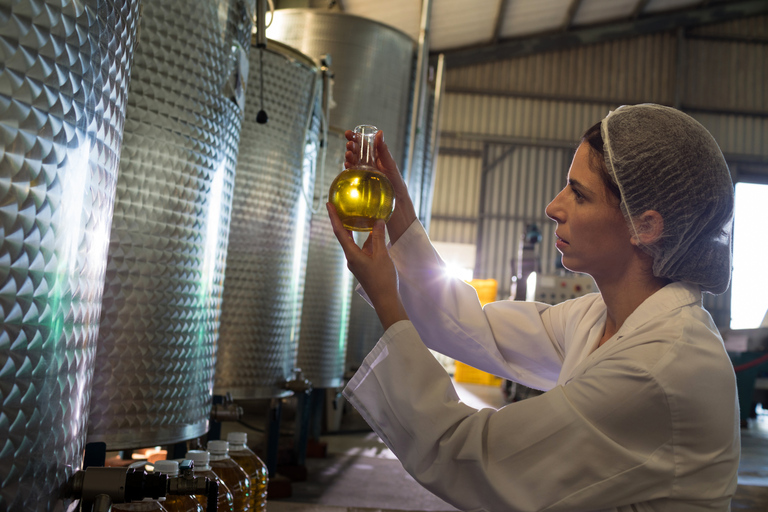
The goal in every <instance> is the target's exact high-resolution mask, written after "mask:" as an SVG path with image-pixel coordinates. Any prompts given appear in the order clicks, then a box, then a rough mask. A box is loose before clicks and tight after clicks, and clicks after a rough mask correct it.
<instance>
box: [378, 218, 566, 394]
mask: <svg viewBox="0 0 768 512" xmlns="http://www.w3.org/2000/svg"><path fill="white" fill-rule="evenodd" d="M390 255H391V257H392V260H393V261H394V262H395V265H396V267H397V271H398V279H399V289H400V295H401V297H402V300H403V304H404V306H405V308H406V311H407V312H408V316H409V318H410V319H411V321H412V322H413V324H414V326H415V327H416V330H417V331H418V332H419V334H420V336H421V338H422V340H423V342H424V344H425V345H427V347H429V348H430V349H432V350H435V351H438V352H440V353H442V354H445V355H447V356H449V357H452V358H454V359H457V360H459V361H462V362H464V363H466V364H469V365H471V366H473V367H475V368H478V369H480V370H483V371H486V372H489V373H492V374H494V375H497V376H499V377H504V378H509V379H511V380H514V381H516V382H520V383H522V384H525V385H527V386H531V387H534V388H538V389H550V388H551V387H553V386H554V385H555V383H556V382H557V377H558V375H559V373H560V369H561V367H562V362H563V357H564V356H563V353H564V334H563V332H564V328H563V322H564V321H565V320H564V319H566V318H573V315H569V314H568V313H567V312H566V311H565V309H567V307H568V306H563V307H555V308H553V307H552V306H549V305H547V304H542V303H535V302H518V301H509V300H507V301H499V302H496V303H490V304H487V305H486V306H485V308H483V307H481V306H480V301H479V300H478V297H477V292H476V291H475V289H474V288H472V286H470V285H469V284H467V283H465V282H464V281H461V280H459V279H456V278H451V277H448V276H446V275H445V272H444V264H443V262H442V260H441V259H440V256H439V255H438V254H437V252H436V251H435V249H434V247H433V246H432V244H431V243H430V241H429V238H428V236H427V234H426V232H425V231H424V228H423V227H422V225H421V224H420V223H419V222H418V221H414V223H413V224H412V225H411V226H410V227H409V229H408V230H407V231H406V232H405V233H404V234H403V235H402V236H401V237H400V239H398V241H397V242H396V243H395V244H393V245H392V247H391V248H390Z"/></svg>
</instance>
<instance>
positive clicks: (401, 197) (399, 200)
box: [344, 130, 416, 244]
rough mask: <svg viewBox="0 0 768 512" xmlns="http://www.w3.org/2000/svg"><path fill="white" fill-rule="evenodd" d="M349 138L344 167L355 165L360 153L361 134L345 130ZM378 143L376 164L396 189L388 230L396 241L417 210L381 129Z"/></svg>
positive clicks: (392, 240)
mask: <svg viewBox="0 0 768 512" xmlns="http://www.w3.org/2000/svg"><path fill="white" fill-rule="evenodd" d="M344 136H345V137H346V138H347V146H346V147H347V152H346V153H345V154H344V168H345V169H349V168H350V167H354V166H355V165H356V164H357V161H358V155H359V154H360V135H359V134H355V132H353V131H352V130H347V131H346V132H344ZM374 140H375V144H376V166H377V167H378V168H379V171H381V172H382V173H383V174H384V175H385V176H386V177H387V178H388V179H389V181H390V183H392V188H393V189H394V190H395V210H394V212H392V216H391V217H390V219H389V221H388V222H387V231H388V232H389V241H390V243H393V244H394V243H395V242H396V241H397V239H398V238H400V235H402V234H403V233H405V231H406V230H407V229H408V227H409V226H410V225H411V224H413V221H414V220H416V210H415V209H414V207H413V201H411V197H410V196H409V195H408V187H407V185H406V184H405V181H404V180H403V176H402V174H400V170H399V169H398V168H397V163H395V159H394V158H392V154H391V153H390V152H389V148H388V147H387V143H386V142H384V132H383V131H381V130H379V131H378V133H376V137H375V139H374Z"/></svg>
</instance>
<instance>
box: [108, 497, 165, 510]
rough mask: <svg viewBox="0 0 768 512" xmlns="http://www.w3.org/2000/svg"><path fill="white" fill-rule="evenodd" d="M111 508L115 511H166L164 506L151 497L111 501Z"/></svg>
mask: <svg viewBox="0 0 768 512" xmlns="http://www.w3.org/2000/svg"><path fill="white" fill-rule="evenodd" d="M112 510H114V511H115V512H129V511H130V512H167V510H166V509H165V507H163V506H162V505H161V504H160V503H159V502H158V501H157V500H155V499H153V498H146V499H143V500H141V501H131V502H130V503H113V504H112Z"/></svg>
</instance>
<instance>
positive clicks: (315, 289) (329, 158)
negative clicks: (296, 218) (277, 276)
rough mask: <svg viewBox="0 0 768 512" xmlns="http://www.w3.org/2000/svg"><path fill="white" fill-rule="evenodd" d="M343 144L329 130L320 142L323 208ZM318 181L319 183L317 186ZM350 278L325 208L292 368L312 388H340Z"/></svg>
mask: <svg viewBox="0 0 768 512" xmlns="http://www.w3.org/2000/svg"><path fill="white" fill-rule="evenodd" d="M346 141H347V139H346V138H344V135H343V134H342V133H340V132H338V131H335V130H330V131H329V132H328V135H327V138H326V140H325V144H324V145H325V147H326V153H325V161H324V169H323V175H322V177H321V176H320V175H318V186H317V187H316V190H315V197H314V199H315V201H316V202H317V203H318V204H324V202H325V201H324V199H325V198H327V195H328V189H329V188H330V186H331V183H332V182H333V179H334V178H335V177H336V175H337V174H338V173H339V172H340V170H341V169H342V168H343V165H344V152H345V143H346ZM321 179H322V181H321ZM352 279H353V278H352V274H351V273H350V272H349V270H347V260H346V258H345V257H344V251H342V249H341V245H339V243H338V241H337V240H336V237H335V236H334V234H333V228H332V227H331V221H330V219H329V218H328V214H327V213H326V211H325V208H324V207H323V208H321V210H320V211H319V212H318V213H317V214H316V215H313V216H312V223H311V227H310V235H309V249H308V256H307V276H306V284H305V288H304V305H303V307H302V312H301V335H300V337H299V351H298V356H297V358H296V365H297V366H298V367H299V368H301V370H302V371H303V373H304V377H305V378H306V379H307V380H309V381H310V382H311V383H312V385H313V386H314V387H315V388H336V387H340V386H341V385H342V381H343V377H344V371H345V366H344V362H345V360H346V353H347V330H348V319H349V301H350V294H351V290H352V288H351V287H352Z"/></svg>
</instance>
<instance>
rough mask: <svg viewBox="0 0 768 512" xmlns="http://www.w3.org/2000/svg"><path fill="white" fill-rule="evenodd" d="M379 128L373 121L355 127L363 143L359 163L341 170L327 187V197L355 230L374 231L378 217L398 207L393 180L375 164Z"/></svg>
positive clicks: (344, 223)
mask: <svg viewBox="0 0 768 512" xmlns="http://www.w3.org/2000/svg"><path fill="white" fill-rule="evenodd" d="M378 131H379V130H378V128H376V127H375V126H370V125H360V126H358V127H356V128H355V138H356V142H357V143H358V144H359V146H360V148H359V152H358V155H357V157H358V158H357V163H356V164H355V165H354V166H353V167H350V168H349V169H345V170H343V171H341V173H339V175H338V176H336V179H334V180H333V183H331V188H330V190H329V191H328V201H329V202H330V203H331V204H332V205H333V206H334V207H335V208H336V212H337V213H338V214H339V218H340V219H341V222H342V224H343V225H344V227H345V228H347V229H350V230H353V231H371V230H372V229H373V224H374V223H375V222H376V221H377V220H379V219H381V220H384V221H387V220H389V217H390V216H391V215H392V211H393V210H394V208H395V191H394V189H393V188H392V183H390V181H389V179H388V178H387V177H386V176H385V175H384V173H382V172H381V171H379V169H378V167H377V166H376V147H375V144H374V139H375V137H376V133H377V132H378Z"/></svg>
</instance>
